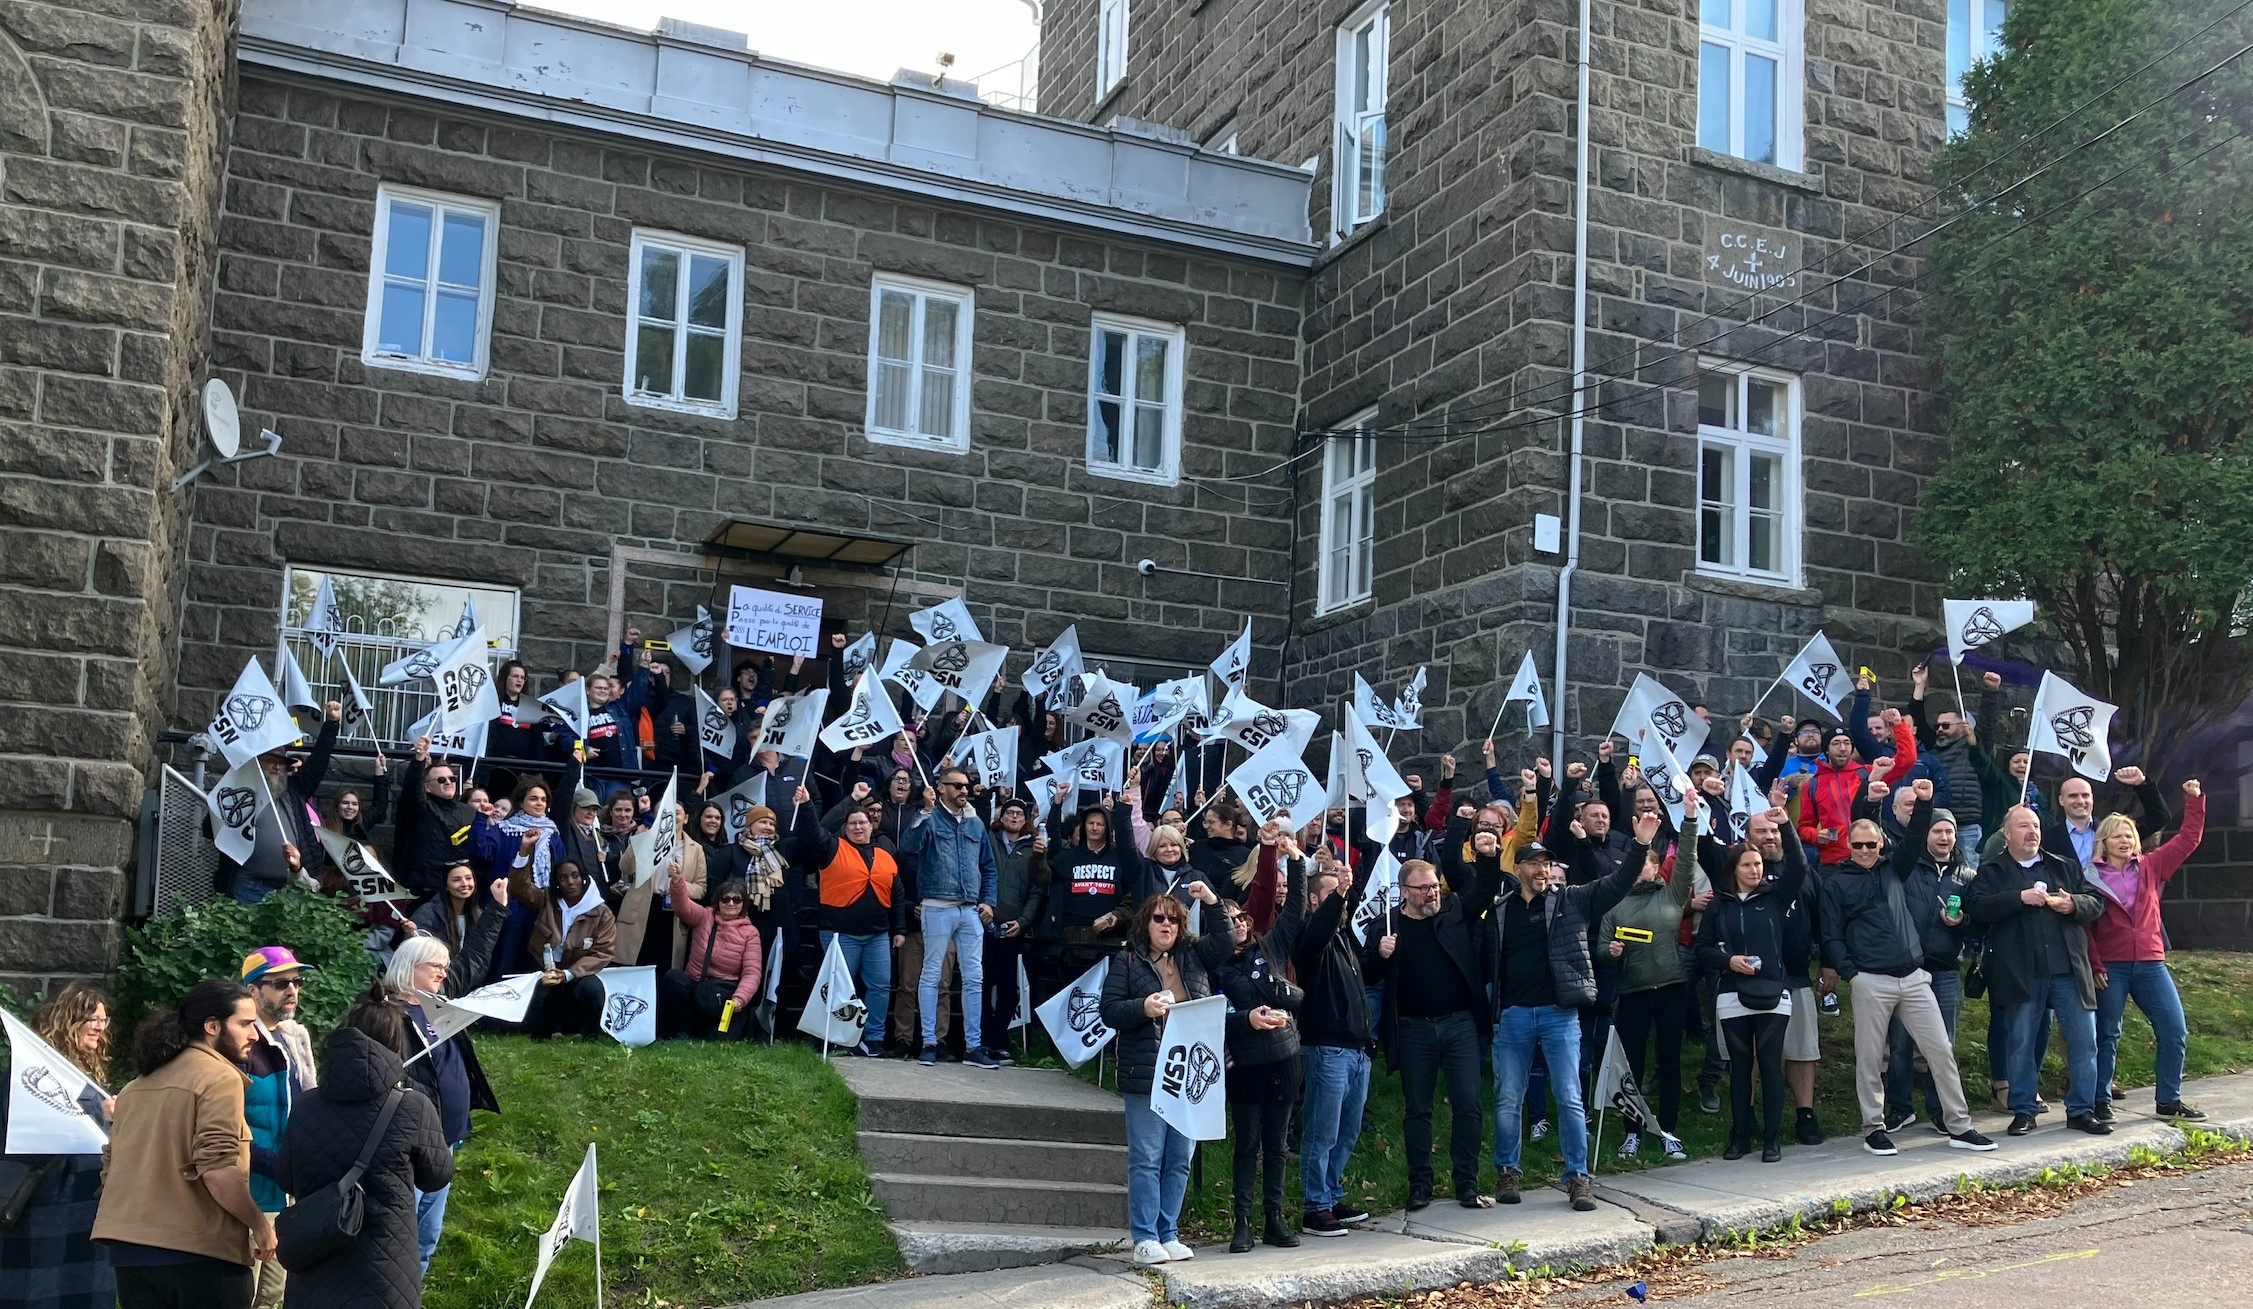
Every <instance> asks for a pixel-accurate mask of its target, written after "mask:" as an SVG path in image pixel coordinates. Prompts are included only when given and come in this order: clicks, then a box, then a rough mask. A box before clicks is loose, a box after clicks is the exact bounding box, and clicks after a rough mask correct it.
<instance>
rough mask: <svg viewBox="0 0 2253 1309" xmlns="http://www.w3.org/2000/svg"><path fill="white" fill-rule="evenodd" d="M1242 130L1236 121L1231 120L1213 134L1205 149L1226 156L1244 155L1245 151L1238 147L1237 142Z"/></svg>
mask: <svg viewBox="0 0 2253 1309" xmlns="http://www.w3.org/2000/svg"><path fill="white" fill-rule="evenodd" d="M1240 130H1241V129H1239V128H1238V127H1237V125H1236V120H1235V119H1233V118H1231V119H1229V120H1228V121H1227V122H1225V123H1223V124H1221V125H1220V127H1219V129H1218V130H1216V131H1215V132H1214V133H1213V134H1212V136H1211V137H1210V138H1209V139H1207V140H1206V142H1205V148H1206V149H1207V150H1216V151H1218V152H1220V153H1221V154H1224V155H1234V154H1242V153H1243V150H1242V149H1241V148H1239V147H1238V145H1237V142H1236V137H1237V134H1238V132H1239V131H1240Z"/></svg>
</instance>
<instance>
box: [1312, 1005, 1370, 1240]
mask: <svg viewBox="0 0 2253 1309" xmlns="http://www.w3.org/2000/svg"><path fill="white" fill-rule="evenodd" d="M1299 1062H1300V1065H1301V1066H1302V1067H1303V1069H1304V1070H1305V1073H1306V1085H1305V1089H1304V1090H1302V1091H1301V1092H1300V1102H1299V1192H1300V1194H1301V1195H1302V1196H1303V1197H1304V1198H1305V1200H1306V1211H1307V1212H1308V1213H1314V1212H1316V1211H1318V1210H1323V1209H1336V1208H1337V1207H1338V1205H1339V1204H1340V1203H1342V1202H1343V1201H1344V1200H1345V1198H1346V1163H1347V1161H1349V1160H1351V1159H1352V1158H1353V1147H1354V1146H1355V1144H1357V1143H1358V1142H1359V1141H1360V1140H1361V1111H1362V1107H1363V1106H1364V1105H1366V1104H1367V1103H1368V1100H1369V1056H1368V1055H1366V1054H1364V1053H1362V1052H1361V1051H1359V1050H1348V1049H1345V1048H1344V1047H1342V1046H1332V1045H1310V1046H1307V1047H1306V1048H1305V1049H1303V1050H1301V1051H1299Z"/></svg>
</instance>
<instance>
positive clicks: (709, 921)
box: [657, 873, 765, 1041]
mask: <svg viewBox="0 0 2253 1309" xmlns="http://www.w3.org/2000/svg"><path fill="white" fill-rule="evenodd" d="M749 899H750V896H749V894H748V893H747V891H746V890H745V888H744V884H743V883H742V882H739V881H732V880H731V881H727V882H722V883H721V884H720V889H719V890H717V891H715V892H713V893H712V907H711V908H709V909H707V908H705V907H704V906H703V905H700V904H698V903H697V902H696V897H695V896H694V895H691V894H690V893H689V885H688V882H687V881H686V880H685V879H683V878H682V877H681V875H680V874H679V873H675V874H673V912H674V913H676V914H678V915H679V916H680V921H681V926H682V927H683V928H684V929H685V931H686V935H687V937H688V954H687V956H686V957H685V958H684V959H683V960H682V961H681V966H680V967H678V968H674V969H671V970H669V971H668V972H666V974H665V975H664V976H663V977H660V978H659V979H658V980H657V1031H658V1035H660V1036H687V1037H692V1038H694V1039H696V1040H699V1041H709V1040H714V1039H718V1040H722V1041H733V1040H740V1039H742V1037H743V1034H744V1033H745V1032H748V1031H750V1030H751V1025H752V1020H751V1010H752V1007H753V1005H754V1004H755V1003H756V1000H757V997H758V994H759V982H760V979H761V978H762V977H764V976H765V973H764V972H763V971H762V969H761V955H762V947H763V945H764V943H763V942H762V941H761V940H760V939H759V927H758V924H756V923H754V922H752V921H751V916H750V914H749V912H748V909H749V905H748V903H747V902H748V901H749ZM730 1006H733V1007H732V1008H731V1007H730ZM723 1022H725V1023H726V1026H725V1027H723V1026H721V1024H722V1023H723Z"/></svg>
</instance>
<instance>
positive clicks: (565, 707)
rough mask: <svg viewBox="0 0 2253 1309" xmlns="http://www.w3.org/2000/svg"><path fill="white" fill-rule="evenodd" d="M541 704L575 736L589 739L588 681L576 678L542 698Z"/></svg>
mask: <svg viewBox="0 0 2253 1309" xmlns="http://www.w3.org/2000/svg"><path fill="white" fill-rule="evenodd" d="M540 703H541V704H544V705H546V706H547V707H548V708H550V709H553V710H554V711H555V716H556V717H558V718H560V719H562V720H563V721H564V722H565V723H567V724H569V725H570V727H571V733H572V735H573V736H576V737H578V738H579V739H580V740H582V741H584V740H586V739H587V679H586V678H584V677H574V678H572V679H571V680H570V681H568V682H565V683H564V684H563V685H561V686H559V687H557V688H556V689H554V690H553V691H550V692H548V693H547V694H546V695H543V696H541V697H540Z"/></svg>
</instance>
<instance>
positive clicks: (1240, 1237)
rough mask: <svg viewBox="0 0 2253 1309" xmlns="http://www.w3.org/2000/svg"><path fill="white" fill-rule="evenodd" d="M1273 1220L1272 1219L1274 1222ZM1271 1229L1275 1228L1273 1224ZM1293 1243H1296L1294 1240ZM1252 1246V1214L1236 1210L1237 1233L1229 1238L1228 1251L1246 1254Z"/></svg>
mask: <svg viewBox="0 0 2253 1309" xmlns="http://www.w3.org/2000/svg"><path fill="white" fill-rule="evenodd" d="M1272 1222H1273V1220H1272V1219H1271V1220H1270V1223H1271V1224H1272ZM1269 1230H1270V1231H1272V1230H1274V1229H1273V1227H1272V1225H1271V1226H1270V1228H1269ZM1293 1244H1296V1242H1294V1243H1293ZM1251 1248H1252V1216H1251V1214H1250V1213H1248V1212H1247V1211H1245V1210H1242V1209H1239V1210H1237V1211H1236V1234H1235V1235H1233V1236H1231V1237H1229V1238H1228V1253H1230V1254H1245V1253H1248V1252H1249V1251H1250V1250H1251Z"/></svg>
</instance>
